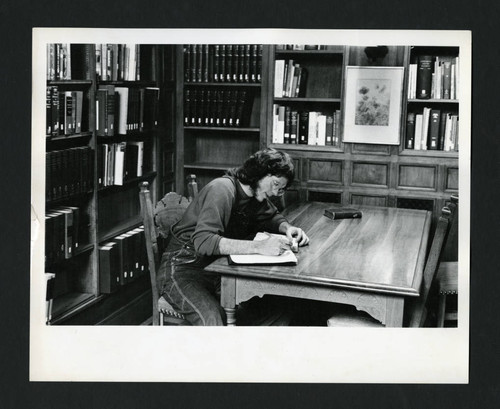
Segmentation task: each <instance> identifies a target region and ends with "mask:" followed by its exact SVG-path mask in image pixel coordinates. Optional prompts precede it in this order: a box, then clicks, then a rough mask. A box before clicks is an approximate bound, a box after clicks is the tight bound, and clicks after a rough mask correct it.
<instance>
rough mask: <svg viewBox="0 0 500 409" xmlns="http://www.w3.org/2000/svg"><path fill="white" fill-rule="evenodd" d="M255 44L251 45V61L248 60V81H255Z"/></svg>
mask: <svg viewBox="0 0 500 409" xmlns="http://www.w3.org/2000/svg"><path fill="white" fill-rule="evenodd" d="M257 56H258V50H257V45H256V44H253V45H252V46H251V57H250V58H251V62H250V82H257Z"/></svg>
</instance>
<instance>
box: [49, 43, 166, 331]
mask: <svg viewBox="0 0 500 409" xmlns="http://www.w3.org/2000/svg"><path fill="white" fill-rule="evenodd" d="M173 58H174V53H173V48H172V47H169V46H159V45H136V44H127V45H125V44H78V45H75V44H72V45H69V44H64V45H60V44H58V45H49V46H48V49H47V68H48V70H47V130H46V152H47V161H46V163H47V190H46V232H47V233H46V267H45V269H46V271H47V272H50V273H54V274H55V283H54V292H53V310H52V320H51V322H50V323H51V324H74V325H79V324H82V323H84V324H95V323H96V322H95V320H94V319H93V318H92V317H93V316H95V317H97V316H99V317H100V318H99V320H100V321H102V323H104V322H106V320H107V319H106V316H107V315H113V314H114V310H113V309H118V310H120V311H122V310H124V309H125V310H126V309H127V305H128V304H129V303H131V300H134V302H133V304H134V305H135V307H134V308H137V306H138V305H137V300H138V299H141V300H143V301H144V302H143V304H145V305H147V307H145V309H144V312H143V314H146V316H145V317H147V314H149V313H150V311H149V300H148V299H147V298H148V297H147V293H148V289H149V281H148V279H147V277H146V273H147V269H146V268H145V267H146V266H147V262H146V257H145V248H144V245H143V243H142V242H141V235H142V232H141V230H140V226H141V224H142V221H141V217H140V206H139V199H138V184H139V182H141V181H144V180H147V181H148V182H149V183H150V186H151V191H152V194H153V200H156V198H157V197H158V195H159V194H160V193H161V192H163V191H164V190H165V189H168V188H170V186H167V184H168V183H171V184H173V175H172V174H171V173H172V172H170V173H169V172H168V171H167V168H166V165H165V162H166V159H167V157H166V156H165V155H166V154H167V153H168V152H173V151H174V150H175V149H174V146H173V143H174V138H173V135H174V133H173V127H172V126H171V124H172V123H173V119H172V115H173V110H172V108H173V103H174V102H173V100H174V91H173V90H174V88H175V87H174V77H173V73H174V69H173V67H174V61H173ZM54 95H55V96H54ZM56 100H57V101H58V102H59V104H60V106H57V104H56V102H57V101H56ZM169 102H170V104H169ZM63 112H64V114H63ZM160 114H161V116H162V117H161V118H160ZM58 120H59V126H58V127H57V126H56V128H57V129H55V127H54V125H55V124H57V122H58ZM71 121H73V123H72V122H71ZM61 123H64V128H61V125H60V124H61ZM75 123H79V125H78V127H76V125H75ZM160 151H161V152H160ZM173 160H174V158H173V157H172V158H170V161H172V162H173ZM160 176H161V179H162V183H159V179H160ZM68 209H69V211H68ZM64 214H66V215H64ZM68 214H69V215H70V216H71V218H69V216H68ZM61 215H62V216H61ZM68 220H72V221H73V222H74V224H71V223H69V222H68ZM65 223H66V224H65ZM68 223H69V224H68ZM125 239H126V241H125ZM121 240H123V243H128V244H127V246H129V245H130V247H127V250H124V249H125V248H124V249H123V250H122V249H120V251H122V252H123V254H120V258H116V257H115V258H114V259H113V260H114V263H115V264H114V265H115V266H118V265H119V267H116V269H120V272H122V270H121V269H122V268H123V269H124V270H126V271H123V274H122V275H120V274H118V275H117V276H116V277H115V278H116V280H117V284H116V285H115V286H112V288H111V289H110V288H108V287H109V277H107V276H106V275H107V274H108V275H109V274H110V271H109V268H106V267H105V265H104V264H103V260H104V259H103V258H102V257H103V254H102V253H103V252H104V253H106V252H107V250H103V249H112V251H113V252H116V251H117V250H114V249H115V248H118V247H119V246H120V245H121V243H120V241H121ZM124 245H125V244H124ZM70 246H73V247H70ZM69 248H71V251H70V250H69ZM132 249H133V250H132ZM129 250H130V251H129ZM136 250H137V251H136ZM109 254H111V250H110V252H109ZM113 254H115V253H113ZM116 254H118V253H116ZM128 254H131V255H130V256H127V255H128ZM124 255H125V256H124ZM120 263H121V264H120ZM106 280H107V281H106ZM106 282H108V285H107V287H106V286H105V285H104V284H105V283H106ZM110 308H112V309H111V310H110ZM143 308H144V307H143ZM89 311H90V312H89ZM139 311H141V310H139ZM136 315H137V314H136ZM139 315H140V314H139Z"/></svg>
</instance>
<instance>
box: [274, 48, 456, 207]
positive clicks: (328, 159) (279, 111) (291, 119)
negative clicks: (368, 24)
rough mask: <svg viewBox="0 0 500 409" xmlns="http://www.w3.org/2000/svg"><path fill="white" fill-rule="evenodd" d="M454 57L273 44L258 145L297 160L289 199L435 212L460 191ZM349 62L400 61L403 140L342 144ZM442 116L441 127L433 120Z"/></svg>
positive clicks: (433, 51)
mask: <svg viewBox="0 0 500 409" xmlns="http://www.w3.org/2000/svg"><path fill="white" fill-rule="evenodd" d="M458 57H459V56H458V48H456V47H410V46H388V47H386V46H377V47H362V46H307V45H303V46H301V45H288V46H287V45H284V46H283V45H277V46H272V47H270V48H269V56H268V58H269V72H268V73H267V75H268V83H269V88H270V90H269V92H268V93H267V96H268V104H267V127H266V133H265V135H264V144H265V145H266V146H271V147H275V148H277V149H281V150H284V151H287V152H288V153H290V155H291V156H292V158H293V160H294V162H295V164H296V169H297V171H296V180H295V182H294V184H293V186H291V187H290V188H289V189H288V191H287V192H286V194H285V201H286V202H288V203H289V202H292V201H295V200H317V201H324V202H333V203H341V204H344V205H357V204H366V205H374V206H390V207H407V208H416V209H425V210H430V211H433V213H434V215H436V214H437V212H438V210H439V209H440V208H441V207H442V206H443V204H444V202H445V201H446V200H447V199H449V197H450V194H452V193H457V191H458V137H457V135H458V98H457V96H458V91H459V82H460V81H459V72H458ZM419 61H422V63H423V62H424V61H427V62H425V64H427V72H426V75H428V77H426V80H425V82H424V83H425V84H426V85H425V86H426V87H428V90H427V93H426V94H425V99H424V98H423V95H420V96H419V95H417V94H416V92H417V90H418V87H419V86H421V85H422V84H423V82H422V80H421V79H419V80H418V81H417V79H418V78H419V75H418V72H417V71H418V70H416V68H411V67H415V65H414V64H417V63H418V62H419ZM347 66H373V67H377V66H380V67H383V66H395V67H404V72H405V74H404V83H403V90H402V96H401V98H402V106H401V110H400V112H401V113H400V115H401V117H400V122H401V127H400V143H399V145H382V144H367V143H347V142H344V141H343V140H344V127H343V121H344V118H343V113H344V112H343V111H344V102H345V95H344V92H345V75H344V73H345V72H346V67H347ZM429 68H430V71H429ZM297 71H298V73H297ZM304 72H305V73H306V77H305V78H303V74H304ZM448 75H449V77H448ZM436 82H437V84H436ZM294 90H295V91H294ZM412 92H413V94H412ZM424 113H425V119H424ZM332 114H333V118H334V121H333V123H334V126H333V130H332V128H331V122H332V121H331V118H330V116H331V115H332ZM295 118H297V122H298V125H297V124H296V119H295ZM414 118H418V121H419V132H420V134H419V135H421V136H420V139H419V140H420V144H419V146H418V147H417V148H416V147H415V144H414V143H415V142H414V140H415V137H413V142H412V145H408V140H409V138H411V135H412V132H413V135H415V127H413V129H412V128H411V126H410V125H409V124H408V122H411V121H412V120H413V119H414ZM408 119H409V121H408ZM438 119H439V122H440V124H439V127H437V126H436V124H435V123H433V122H432V121H433V120H434V121H437V120H438ZM426 121H428V122H426ZM424 123H426V124H428V125H427V128H426V132H427V133H426V134H425V136H424V126H423V125H424ZM306 124H307V125H306ZM431 130H432V132H430V131H431ZM435 132H437V137H436V136H435V134H434V133H435ZM301 134H302V135H301ZM311 135H312V138H311ZM431 135H433V136H432V138H434V139H436V138H437V139H436V142H431ZM418 148H420V149H418Z"/></svg>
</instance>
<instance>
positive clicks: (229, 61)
mask: <svg viewBox="0 0 500 409" xmlns="http://www.w3.org/2000/svg"><path fill="white" fill-rule="evenodd" d="M224 72H225V74H226V77H225V81H226V82H232V81H233V46H232V45H231V44H228V45H226V68H225V70H224Z"/></svg>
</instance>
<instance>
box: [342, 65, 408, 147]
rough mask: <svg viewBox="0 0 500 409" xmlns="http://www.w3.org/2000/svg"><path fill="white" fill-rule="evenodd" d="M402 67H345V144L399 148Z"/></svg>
mask: <svg viewBox="0 0 500 409" xmlns="http://www.w3.org/2000/svg"><path fill="white" fill-rule="evenodd" d="M403 69H404V68H403V67H355V66H347V67H346V81H345V93H344V95H345V104H344V142H357V143H375V144H383V145H399V138H400V124H401V101H402V93H403V92H402V91H403Z"/></svg>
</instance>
